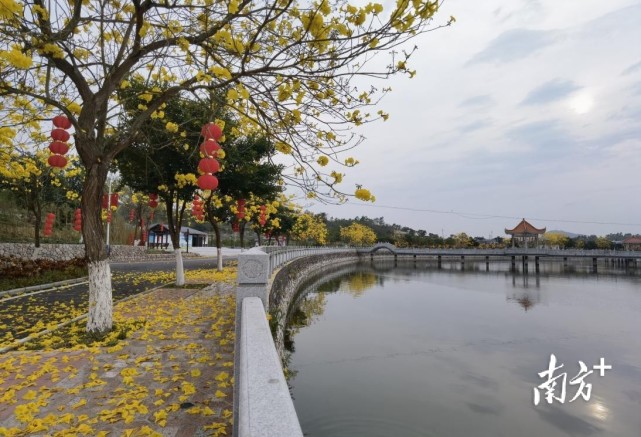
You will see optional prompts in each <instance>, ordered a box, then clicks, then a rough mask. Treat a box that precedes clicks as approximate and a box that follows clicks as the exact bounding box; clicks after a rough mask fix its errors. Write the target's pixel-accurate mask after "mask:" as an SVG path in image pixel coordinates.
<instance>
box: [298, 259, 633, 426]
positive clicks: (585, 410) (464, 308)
mask: <svg viewBox="0 0 641 437" xmlns="http://www.w3.org/2000/svg"><path fill="white" fill-rule="evenodd" d="M485 268H486V267H485V264H472V265H469V264H468V265H466V266H465V269H464V270H461V267H460V265H458V264H449V265H448V264H444V265H443V269H437V268H436V267H435V266H433V265H423V264H420V263H419V264H418V265H416V264H407V265H405V266H403V265H402V264H399V265H398V266H397V267H395V266H394V264H393V263H391V264H390V263H378V262H375V263H367V264H360V265H358V266H355V267H351V268H349V269H344V270H343V271H342V272H337V273H334V274H333V275H332V274H328V275H327V276H326V277H327V278H328V280H327V281H325V282H324V283H323V282H321V283H320V285H319V284H316V285H314V286H312V287H308V289H306V290H304V291H303V294H302V296H304V297H302V298H301V299H300V301H299V305H298V306H297V309H296V310H295V311H294V312H293V313H292V316H291V317H290V319H291V320H290V322H289V324H288V333H289V335H288V337H287V341H286V345H287V346H288V348H289V349H290V350H293V352H292V353H291V355H290V356H289V358H288V360H287V361H288V363H287V368H288V373H289V374H290V379H289V383H290V385H291V389H292V395H293V398H294V404H295V407H296V410H297V413H298V415H299V418H300V421H301V426H302V428H303V431H304V433H305V435H308V436H312V437H324V436H350V437H353V436H372V437H377V436H400V437H403V436H408V437H413V436H440V437H447V436H461V437H464V436H465V437H467V436H492V437H496V436H533V437H534V436H537V437H538V436H548V437H552V436H608V437H610V436H612V437H617V436H621V437H641V275H640V274H639V272H638V271H632V272H630V271H627V273H626V272H625V271H624V270H621V269H619V270H610V271H607V270H606V269H604V268H603V267H602V265H599V272H598V273H596V274H595V273H591V272H590V266H579V267H569V268H564V267H563V265H562V264H544V265H542V266H541V273H540V274H538V275H537V274H534V273H532V272H531V271H530V273H529V274H523V273H520V272H516V273H511V272H510V271H509V264H492V265H490V271H485ZM531 268H532V267H531ZM551 354H554V356H555V357H556V360H557V362H556V366H555V367H558V366H559V365H561V364H563V367H561V368H559V369H557V370H555V371H554V372H553V373H551V374H550V375H549V376H547V375H542V376H540V375H539V373H541V372H546V371H548V369H549V367H550V361H551ZM601 358H603V359H604V361H603V363H602V364H604V365H605V366H606V367H607V366H612V368H611V369H599V367H598V366H599V364H601ZM580 362H582V363H583V364H584V366H585V370H584V371H582V368H581V363H580ZM594 366H597V367H596V368H595V367H594ZM586 372H591V373H588V374H587V375H586ZM564 374H565V378H564V376H563V375H564ZM575 377H577V378H576V379H575ZM553 378H554V379H553ZM571 382H573V383H571ZM581 382H582V383H583V384H581ZM552 384H556V385H555V386H554V390H553V391H552V390H546V387H548V386H550V385H552ZM539 387H540V388H539ZM563 388H565V397H563V393H562V389H563ZM537 390H538V392H539V393H540V398H539V403H538V405H535V402H534V394H535V391H537ZM548 392H549V400H550V401H551V403H549V402H548ZM552 396H553V398H552ZM575 397H576V399H573V398H575ZM584 397H589V400H585V399H584ZM562 401H563V402H562Z"/></svg>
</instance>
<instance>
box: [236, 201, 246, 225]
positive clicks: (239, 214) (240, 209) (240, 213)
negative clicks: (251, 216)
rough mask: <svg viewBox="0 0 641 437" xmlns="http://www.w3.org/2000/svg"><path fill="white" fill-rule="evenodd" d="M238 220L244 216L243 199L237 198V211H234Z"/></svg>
mask: <svg viewBox="0 0 641 437" xmlns="http://www.w3.org/2000/svg"><path fill="white" fill-rule="evenodd" d="M236 217H237V218H238V220H242V219H244V218H245V199H238V212H237V213H236Z"/></svg>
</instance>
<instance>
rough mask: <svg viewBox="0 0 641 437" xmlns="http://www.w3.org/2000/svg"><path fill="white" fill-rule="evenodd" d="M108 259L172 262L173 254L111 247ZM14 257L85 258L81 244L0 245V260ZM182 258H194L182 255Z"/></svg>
mask: <svg viewBox="0 0 641 437" xmlns="http://www.w3.org/2000/svg"><path fill="white" fill-rule="evenodd" d="M110 249H111V252H110V256H109V259H110V261H112V262H133V261H151V260H159V261H160V260H174V259H175V255H174V253H173V252H166V253H147V248H146V247H144V246H120V245H115V246H111V248H110ZM11 256H13V257H16V258H20V259H29V260H36V259H49V260H70V259H73V258H82V257H84V256H85V246H84V245H83V244H42V245H40V247H35V246H34V245H33V244H27V243H0V258H2V257H11ZM183 256H196V255H194V254H183Z"/></svg>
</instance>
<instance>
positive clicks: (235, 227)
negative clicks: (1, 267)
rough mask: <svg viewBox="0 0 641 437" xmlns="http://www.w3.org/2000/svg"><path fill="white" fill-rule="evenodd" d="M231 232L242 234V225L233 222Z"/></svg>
mask: <svg viewBox="0 0 641 437" xmlns="http://www.w3.org/2000/svg"><path fill="white" fill-rule="evenodd" d="M231 230H232V231H233V232H240V224H239V223H238V222H233V223H232V224H231Z"/></svg>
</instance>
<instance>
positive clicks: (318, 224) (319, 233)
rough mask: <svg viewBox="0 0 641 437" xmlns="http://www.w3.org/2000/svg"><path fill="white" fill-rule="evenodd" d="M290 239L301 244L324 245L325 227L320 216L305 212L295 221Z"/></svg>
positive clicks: (325, 241) (325, 239) (325, 238)
mask: <svg viewBox="0 0 641 437" xmlns="http://www.w3.org/2000/svg"><path fill="white" fill-rule="evenodd" d="M292 237H293V238H294V239H296V240H298V241H299V242H301V243H303V244H318V245H324V244H326V243H327V226H326V225H325V222H323V220H322V218H321V217H320V216H317V215H314V214H312V213H309V212H306V213H303V214H301V215H299V216H298V218H297V219H296V223H295V224H294V226H293V228H292Z"/></svg>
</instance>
